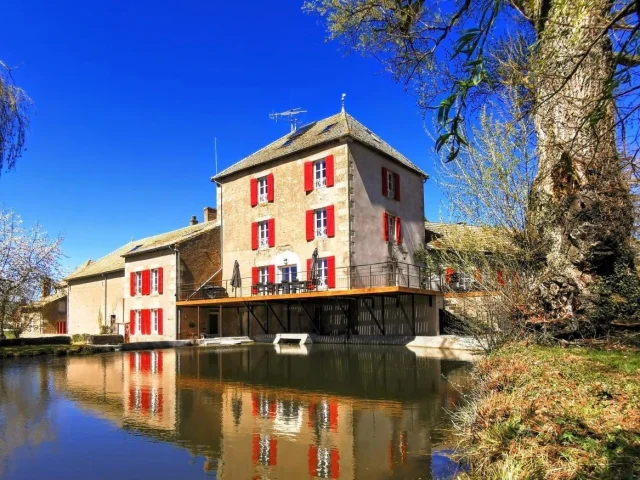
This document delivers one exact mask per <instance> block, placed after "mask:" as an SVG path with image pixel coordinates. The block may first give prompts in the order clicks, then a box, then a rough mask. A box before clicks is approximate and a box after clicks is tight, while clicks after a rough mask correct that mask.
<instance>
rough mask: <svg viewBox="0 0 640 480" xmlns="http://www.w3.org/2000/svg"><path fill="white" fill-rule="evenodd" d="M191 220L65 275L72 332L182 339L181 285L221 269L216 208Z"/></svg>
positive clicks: (137, 338) (200, 280)
mask: <svg viewBox="0 0 640 480" xmlns="http://www.w3.org/2000/svg"><path fill="white" fill-rule="evenodd" d="M191 223H192V224H191V225H190V226H188V227H185V228H181V229H178V230H173V231H171V232H167V233H163V234H160V235H156V236H152V237H148V238H144V239H141V240H136V241H132V242H129V243H127V244H126V245H123V246H122V247H120V248H118V249H117V250H114V251H113V252H111V253H109V254H108V255H106V256H104V257H102V258H100V259H99V260H96V261H88V262H86V263H85V264H83V265H82V266H81V267H79V268H78V269H76V270H75V271H74V272H72V273H71V274H70V275H69V276H68V277H67V278H66V279H65V281H66V282H67V284H68V287H67V299H68V304H67V310H68V333H69V334H71V335H73V334H98V333H101V332H109V333H111V332H113V333H119V334H121V335H123V336H124V337H125V339H126V341H130V342H143V341H159V340H175V339H178V338H180V337H181V335H180V329H181V322H180V318H179V315H178V311H177V309H176V298H177V295H178V292H179V290H180V288H181V287H180V286H181V285H182V284H188V285H191V284H193V283H205V282H207V281H212V280H214V279H216V278H219V276H220V274H221V266H220V229H219V224H218V222H217V218H216V210H215V209H212V208H205V222H203V223H198V222H197V220H195V217H194V218H193V219H192V222H191ZM182 327H184V328H183V330H184V331H183V335H182V336H183V338H184V337H185V336H187V332H186V330H187V327H186V326H184V325H182Z"/></svg>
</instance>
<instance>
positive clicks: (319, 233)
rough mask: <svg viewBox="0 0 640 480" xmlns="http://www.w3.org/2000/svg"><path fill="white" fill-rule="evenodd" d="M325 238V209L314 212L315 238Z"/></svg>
mask: <svg viewBox="0 0 640 480" xmlns="http://www.w3.org/2000/svg"><path fill="white" fill-rule="evenodd" d="M326 236H327V209H326V208H321V209H320V210H316V238H318V237H326Z"/></svg>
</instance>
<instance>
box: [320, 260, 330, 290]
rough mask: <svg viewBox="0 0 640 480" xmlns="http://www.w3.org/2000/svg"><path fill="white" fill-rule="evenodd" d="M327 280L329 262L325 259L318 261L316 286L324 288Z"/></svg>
mask: <svg viewBox="0 0 640 480" xmlns="http://www.w3.org/2000/svg"><path fill="white" fill-rule="evenodd" d="M328 278H329V261H328V260H327V259H326V258H319V259H318V286H319V287H326V286H327V279H328Z"/></svg>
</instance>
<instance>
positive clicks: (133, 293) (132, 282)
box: [129, 272, 136, 297]
mask: <svg viewBox="0 0 640 480" xmlns="http://www.w3.org/2000/svg"><path fill="white" fill-rule="evenodd" d="M129 295H130V296H132V297H135V296H136V273H135V272H131V273H130V274H129Z"/></svg>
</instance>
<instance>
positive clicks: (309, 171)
mask: <svg viewBox="0 0 640 480" xmlns="http://www.w3.org/2000/svg"><path fill="white" fill-rule="evenodd" d="M312 190H313V162H304V191H305V192H310V191H312Z"/></svg>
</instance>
